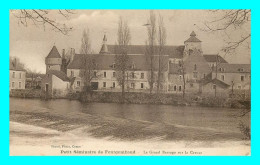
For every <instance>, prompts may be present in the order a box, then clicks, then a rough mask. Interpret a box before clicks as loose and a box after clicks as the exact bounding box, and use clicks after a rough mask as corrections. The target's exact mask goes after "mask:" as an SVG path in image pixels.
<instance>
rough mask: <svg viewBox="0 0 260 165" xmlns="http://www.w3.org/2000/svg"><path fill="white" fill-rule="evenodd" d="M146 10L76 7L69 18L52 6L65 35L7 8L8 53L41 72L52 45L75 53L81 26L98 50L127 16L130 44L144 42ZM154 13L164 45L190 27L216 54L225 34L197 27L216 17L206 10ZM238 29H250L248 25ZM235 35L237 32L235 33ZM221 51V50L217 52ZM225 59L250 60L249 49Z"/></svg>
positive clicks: (113, 36) (186, 35)
mask: <svg viewBox="0 0 260 165" xmlns="http://www.w3.org/2000/svg"><path fill="white" fill-rule="evenodd" d="M149 12H150V11H149V10H76V11H74V14H72V15H71V16H70V18H69V19H67V20H66V19H65V18H64V17H62V16H61V15H60V14H57V13H58V12H57V11H55V10H52V11H51V12H50V14H49V17H50V18H52V19H55V20H56V21H58V22H64V23H66V25H68V26H72V27H73V31H71V32H70V33H69V34H68V35H63V34H62V33H59V32H56V31H53V30H52V28H51V27H50V26H45V28H44V27H42V26H35V25H33V24H32V23H30V22H28V25H27V26H26V27H25V26H24V25H22V24H20V23H19V20H18V19H17V18H16V17H14V15H13V14H12V13H11V12H10V56H13V57H18V58H19V59H20V61H21V62H22V63H24V64H25V66H26V68H29V69H30V70H33V71H37V72H41V73H45V70H46V69H45V57H46V56H47V55H48V53H49V52H50V50H51V48H52V47H53V45H55V46H56V47H57V48H58V50H59V52H60V54H61V51H62V49H65V50H66V51H67V50H69V49H70V48H75V50H76V53H79V49H80V46H81V38H82V33H83V30H84V29H86V28H88V29H89V31H90V39H91V46H92V50H93V51H94V52H95V53H98V52H99V50H100V48H101V45H102V39H103V35H104V33H106V35H107V39H108V41H107V43H108V44H115V42H116V39H117V26H118V20H119V17H120V16H121V17H123V19H125V20H127V22H128V24H129V27H130V32H131V44H132V45H144V44H145V41H146V40H147V29H146V27H145V26H143V25H144V24H146V23H147V20H148V17H149ZM154 12H155V13H156V14H157V15H159V14H160V15H161V16H162V17H163V18H164V24H165V28H166V33H167V40H166V44H167V45H184V41H185V40H187V39H188V38H189V35H190V33H191V32H192V31H195V33H196V34H197V38H198V39H200V40H201V41H202V50H203V53H204V54H217V53H219V52H220V50H221V48H222V47H223V46H224V44H225V40H226V38H225V37H226V36H225V35H224V34H223V33H220V32H218V33H209V32H205V31H203V30H201V29H203V28H205V24H204V23H205V22H206V21H210V20H213V19H215V18H216V16H215V15H212V14H211V13H210V12H209V11H207V10H155V11H154ZM240 31H246V32H250V31H251V29H250V26H247V27H246V28H243V29H241V30H240ZM236 35H237V34H236ZM221 55H222V54H221ZM224 58H225V59H226V60H227V61H228V62H229V63H250V60H251V56H250V49H248V48H247V47H245V46H241V47H240V48H239V50H237V51H236V53H235V54H232V55H225V56H224Z"/></svg>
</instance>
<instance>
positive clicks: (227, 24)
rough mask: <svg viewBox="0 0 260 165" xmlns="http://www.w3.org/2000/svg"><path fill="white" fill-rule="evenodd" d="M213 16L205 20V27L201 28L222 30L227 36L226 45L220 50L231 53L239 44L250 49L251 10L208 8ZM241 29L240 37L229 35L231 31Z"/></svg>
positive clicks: (210, 30)
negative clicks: (211, 18) (209, 19)
mask: <svg viewBox="0 0 260 165" xmlns="http://www.w3.org/2000/svg"><path fill="white" fill-rule="evenodd" d="M210 12H211V13H213V15H214V16H215V18H214V19H213V20H211V21H207V22H205V26H206V28H205V29H203V30H205V31H209V32H217V31H218V32H223V33H224V34H225V35H226V36H227V41H226V45H225V46H224V47H223V49H222V51H224V52H225V53H233V52H234V51H235V50H236V49H237V48H238V47H240V46H241V45H245V44H246V45H247V46H248V47H249V49H250V39H251V30H250V26H251V25H250V24H251V10H250V9H240V10H210ZM239 30H240V31H241V32H240V34H242V35H241V36H240V37H237V34H236V35H235V37H232V36H231V32H232V33H235V32H236V31H239Z"/></svg>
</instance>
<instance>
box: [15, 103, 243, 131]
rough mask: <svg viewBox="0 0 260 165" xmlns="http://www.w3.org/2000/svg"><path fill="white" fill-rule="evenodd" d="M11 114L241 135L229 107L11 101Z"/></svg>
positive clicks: (237, 111)
mask: <svg viewBox="0 0 260 165" xmlns="http://www.w3.org/2000/svg"><path fill="white" fill-rule="evenodd" d="M10 111H24V112H43V113H50V114H54V115H60V116H65V117H66V116H73V117H79V118H84V115H86V114H88V115H92V116H93V117H95V116H106V117H108V118H111V119H113V118H119V119H128V120H132V121H146V122H151V123H166V124H173V125H176V126H180V127H199V128H204V129H214V130H220V131H224V132H239V129H238V123H239V121H240V119H239V118H238V117H237V115H238V114H239V112H240V110H238V109H229V108H208V107H179V106H172V105H137V104H114V103H81V102H79V101H70V100H49V101H44V100H39V99H19V98H10Z"/></svg>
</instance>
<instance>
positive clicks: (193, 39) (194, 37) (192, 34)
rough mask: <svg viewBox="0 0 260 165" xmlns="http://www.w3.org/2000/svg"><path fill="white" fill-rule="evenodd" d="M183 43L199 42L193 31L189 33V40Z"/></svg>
mask: <svg viewBox="0 0 260 165" xmlns="http://www.w3.org/2000/svg"><path fill="white" fill-rule="evenodd" d="M185 42H201V41H200V40H199V39H198V38H197V37H196V34H195V32H194V31H192V32H191V34H190V38H189V39H187V40H186V41H185Z"/></svg>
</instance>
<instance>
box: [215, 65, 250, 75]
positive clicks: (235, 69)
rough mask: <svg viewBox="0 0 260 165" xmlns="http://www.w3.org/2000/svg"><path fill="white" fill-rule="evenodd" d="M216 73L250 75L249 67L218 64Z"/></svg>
mask: <svg viewBox="0 0 260 165" xmlns="http://www.w3.org/2000/svg"><path fill="white" fill-rule="evenodd" d="M213 72H216V69H215V68H213ZM218 72H219V73H250V72H251V65H250V64H228V63H220V64H219V65H218Z"/></svg>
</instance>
